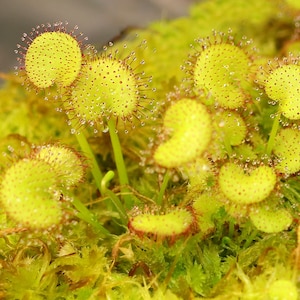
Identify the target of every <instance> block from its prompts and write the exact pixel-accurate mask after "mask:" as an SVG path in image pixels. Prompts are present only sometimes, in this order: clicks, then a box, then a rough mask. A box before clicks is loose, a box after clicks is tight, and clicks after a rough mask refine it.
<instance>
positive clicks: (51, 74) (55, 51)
mask: <svg viewBox="0 0 300 300" xmlns="http://www.w3.org/2000/svg"><path fill="white" fill-rule="evenodd" d="M81 61H82V54H81V50H80V46H79V44H78V42H77V41H76V39H75V38H74V37H72V36H71V35H70V34H67V33H65V32H44V33H42V34H41V35H39V36H37V37H36V38H35V39H34V40H33V42H32V43H31V44H30V45H29V47H28V49H27V52H26V55H25V71H26V73H27V76H28V78H29V80H30V81H31V82H32V83H33V84H34V85H35V86H36V87H38V88H47V87H50V86H51V85H53V84H54V83H57V84H58V85H60V86H69V85H70V84H71V83H72V82H73V81H74V80H75V79H76V77H77V76H78V74H79V71H80V68H81Z"/></svg>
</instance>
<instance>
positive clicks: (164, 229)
mask: <svg viewBox="0 0 300 300" xmlns="http://www.w3.org/2000/svg"><path fill="white" fill-rule="evenodd" d="M193 221H194V217H193V215H192V213H191V212H190V211H188V210H185V209H175V210H173V211H170V212H168V213H166V214H164V215H151V214H140V215H137V216H135V217H132V218H131V219H130V221H129V224H128V227H129V229H130V230H131V231H133V232H135V233H137V234H138V235H143V234H146V235H147V234H153V235H155V236H157V237H161V238H168V237H175V236H179V235H181V234H184V233H186V232H188V230H189V229H190V228H191V226H192V224H193Z"/></svg>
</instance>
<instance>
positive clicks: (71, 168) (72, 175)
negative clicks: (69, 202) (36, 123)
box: [35, 145, 84, 187]
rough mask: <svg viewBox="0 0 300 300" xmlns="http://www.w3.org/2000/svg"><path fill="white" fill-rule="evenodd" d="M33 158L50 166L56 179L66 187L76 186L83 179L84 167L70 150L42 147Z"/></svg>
mask: <svg viewBox="0 0 300 300" xmlns="http://www.w3.org/2000/svg"><path fill="white" fill-rule="evenodd" d="M35 157H36V158H37V159H40V160H43V161H45V162H47V163H48V164H50V165H51V167H52V170H53V171H54V172H56V174H57V179H58V180H59V181H60V182H61V183H62V184H63V185H64V186H66V187H70V186H73V185H76V184H77V183H79V182H80V180H82V178H83V175H84V167H83V164H82V161H81V159H80V156H79V155H78V154H77V153H76V152H75V151H73V150H71V149H70V148H67V147H63V146H59V145H47V146H43V147H41V148H40V149H39V151H38V152H37V153H36V155H35Z"/></svg>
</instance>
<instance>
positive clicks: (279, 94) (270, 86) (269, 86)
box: [265, 65, 300, 120]
mask: <svg viewBox="0 0 300 300" xmlns="http://www.w3.org/2000/svg"><path fill="white" fill-rule="evenodd" d="M299 78H300V66H297V65H284V66H281V67H279V68H277V69H275V70H274V71H273V72H272V73H271V74H270V75H269V77H268V78H267V80H266V82H265V91H266V93H267V95H268V97H270V98H271V99H272V100H275V101H279V108H280V111H281V113H282V114H283V115H284V116H285V117H286V118H288V119H291V120H298V119H300V103H299V89H300V82H299Z"/></svg>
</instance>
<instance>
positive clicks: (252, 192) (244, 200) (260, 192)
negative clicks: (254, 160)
mask: <svg viewBox="0 0 300 300" xmlns="http://www.w3.org/2000/svg"><path fill="white" fill-rule="evenodd" d="M275 184H276V174H275V172H274V170H273V169H272V168H270V167H268V166H259V167H257V168H255V169H253V170H244V168H243V167H242V166H239V165H237V164H234V163H226V164H225V165H223V166H222V167H221V169H220V174H219V185H220V189H221V191H222V192H223V193H224V195H225V196H226V197H227V198H228V199H229V200H230V201H232V202H236V203H239V204H251V203H256V202H260V201H262V200H264V199H265V198H267V197H268V196H269V194H270V193H271V192H272V190H273V189H274V187H275Z"/></svg>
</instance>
